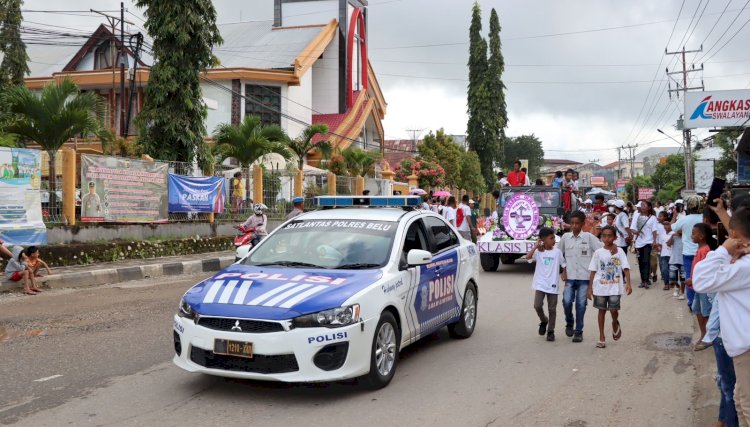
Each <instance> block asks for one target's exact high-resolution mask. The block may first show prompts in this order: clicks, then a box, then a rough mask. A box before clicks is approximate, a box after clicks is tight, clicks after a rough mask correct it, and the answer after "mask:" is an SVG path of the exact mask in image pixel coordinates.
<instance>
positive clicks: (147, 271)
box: [0, 255, 234, 292]
mask: <svg viewBox="0 0 750 427" xmlns="http://www.w3.org/2000/svg"><path fill="white" fill-rule="evenodd" d="M232 263H234V255H226V256H220V257H213V258H207V259H202V260H189V261H183V262H174V261H173V260H169V262H165V263H163V264H159V263H156V264H147V265H141V266H135V267H132V266H131V267H120V268H104V269H99V270H90V271H77V272H70V273H61V274H51V275H49V276H44V277H40V278H38V279H37V280H38V281H39V282H41V283H42V285H43V287H45V288H52V289H56V288H82V287H88V286H99V285H105V284H108V283H120V282H128V281H131V280H142V279H148V278H152V277H161V276H176V275H180V274H196V273H202V272H209V271H218V270H221V269H222V268H225V267H227V266H229V265H230V264H232ZM20 289H23V283H22V282H11V281H9V280H3V281H1V282H0V292H8V291H13V290H20Z"/></svg>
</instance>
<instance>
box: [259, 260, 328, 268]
mask: <svg viewBox="0 0 750 427" xmlns="http://www.w3.org/2000/svg"><path fill="white" fill-rule="evenodd" d="M254 265H255V266H256V267H268V266H271V265H280V266H283V267H312V268H326V267H323V266H322V265H317V264H310V263H308V262H299V261H274V262H264V263H260V264H254Z"/></svg>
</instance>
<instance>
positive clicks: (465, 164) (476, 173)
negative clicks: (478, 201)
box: [458, 151, 487, 194]
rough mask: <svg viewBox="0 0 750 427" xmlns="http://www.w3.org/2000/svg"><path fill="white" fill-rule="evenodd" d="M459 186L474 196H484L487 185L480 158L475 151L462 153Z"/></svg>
mask: <svg viewBox="0 0 750 427" xmlns="http://www.w3.org/2000/svg"><path fill="white" fill-rule="evenodd" d="M458 186H459V187H460V188H463V189H464V190H468V191H471V192H472V193H474V194H482V193H484V192H485V191H486V190H487V185H486V183H485V182H484V177H483V176H482V165H481V163H480V162H479V156H477V153H475V152H473V151H463V152H461V177H460V179H459V182H458Z"/></svg>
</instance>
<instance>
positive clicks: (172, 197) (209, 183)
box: [169, 173, 224, 213]
mask: <svg viewBox="0 0 750 427" xmlns="http://www.w3.org/2000/svg"><path fill="white" fill-rule="evenodd" d="M169 212H203V213H222V212H224V178H223V177H220V176H208V177H191V176H182V175H174V174H171V173H170V174H169Z"/></svg>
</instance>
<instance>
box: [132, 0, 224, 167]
mask: <svg viewBox="0 0 750 427" xmlns="http://www.w3.org/2000/svg"><path fill="white" fill-rule="evenodd" d="M135 4H136V6H138V7H143V8H146V10H145V11H144V16H145V17H146V23H145V24H144V26H145V28H146V30H147V31H148V34H149V36H151V38H152V39H153V56H154V65H153V66H152V67H151V70H150V75H149V81H148V86H146V94H145V95H146V102H145V104H144V106H143V111H142V112H141V113H140V114H139V116H138V122H139V124H140V128H141V132H140V138H139V139H138V143H139V144H140V145H142V146H143V148H144V152H146V153H147V154H149V155H151V156H152V157H154V158H157V159H161V160H178V161H184V162H193V161H194V160H198V163H199V164H201V165H202V166H204V165H205V163H206V162H207V160H208V158H209V157H210V156H209V155H208V153H209V150H208V147H207V145H206V143H205V142H204V141H203V137H204V136H205V135H206V127H205V124H204V121H205V119H206V116H207V110H206V106H205V104H204V103H203V99H202V98H203V95H202V92H201V87H200V74H201V73H202V72H203V71H205V70H206V68H208V67H210V66H212V65H216V64H218V59H217V58H216V57H215V56H214V55H213V53H212V49H213V47H214V46H215V45H218V44H221V43H222V39H221V36H220V35H219V28H218V27H217V26H216V9H214V6H213V3H212V2H211V0H183V1H179V2H173V1H160V0H136V2H135Z"/></svg>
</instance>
